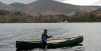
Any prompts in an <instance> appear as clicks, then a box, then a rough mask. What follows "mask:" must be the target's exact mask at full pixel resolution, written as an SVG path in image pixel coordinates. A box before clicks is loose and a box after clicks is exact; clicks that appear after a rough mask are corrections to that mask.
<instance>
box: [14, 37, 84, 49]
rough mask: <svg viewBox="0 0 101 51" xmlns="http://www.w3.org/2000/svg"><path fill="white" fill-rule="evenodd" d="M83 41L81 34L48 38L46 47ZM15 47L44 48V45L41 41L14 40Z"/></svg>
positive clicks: (56, 46) (57, 46) (62, 45)
mask: <svg viewBox="0 0 101 51" xmlns="http://www.w3.org/2000/svg"><path fill="white" fill-rule="evenodd" d="M81 42H83V36H77V37H72V38H66V39H59V40H58V39H57V40H56V39H54V40H48V41H47V43H48V45H47V48H59V47H65V46H70V45H76V44H79V43H81ZM16 48H17V49H31V48H45V45H44V44H43V43H42V42H41V41H16Z"/></svg>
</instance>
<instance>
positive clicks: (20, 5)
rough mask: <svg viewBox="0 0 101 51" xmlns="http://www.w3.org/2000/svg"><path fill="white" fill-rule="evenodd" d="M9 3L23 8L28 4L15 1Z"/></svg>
mask: <svg viewBox="0 0 101 51" xmlns="http://www.w3.org/2000/svg"><path fill="white" fill-rule="evenodd" d="M9 5H11V6H14V7H16V8H22V7H25V6H26V4H23V3H18V2H14V3H11V4H9Z"/></svg>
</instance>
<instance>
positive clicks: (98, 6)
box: [85, 6, 101, 8]
mask: <svg viewBox="0 0 101 51" xmlns="http://www.w3.org/2000/svg"><path fill="white" fill-rule="evenodd" d="M85 7H89V8H101V6H85Z"/></svg>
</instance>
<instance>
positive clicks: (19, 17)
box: [0, 10, 101, 23]
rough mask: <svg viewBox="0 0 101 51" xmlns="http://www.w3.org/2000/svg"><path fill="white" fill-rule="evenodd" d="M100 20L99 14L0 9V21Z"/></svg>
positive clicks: (51, 21)
mask: <svg viewBox="0 0 101 51" xmlns="http://www.w3.org/2000/svg"><path fill="white" fill-rule="evenodd" d="M65 21H68V22H101V14H92V13H87V14H75V15H71V16H67V15H64V14H59V15H41V14H40V15H39V16H33V15H28V14H26V13H21V12H20V11H15V12H9V11H6V10H0V23H55V22H65Z"/></svg>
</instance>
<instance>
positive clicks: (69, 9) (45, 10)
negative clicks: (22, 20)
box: [19, 0, 96, 15]
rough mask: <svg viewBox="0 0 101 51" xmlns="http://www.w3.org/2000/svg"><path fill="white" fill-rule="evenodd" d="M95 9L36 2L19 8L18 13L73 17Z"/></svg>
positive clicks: (46, 1) (42, 0) (48, 1)
mask: <svg viewBox="0 0 101 51" xmlns="http://www.w3.org/2000/svg"><path fill="white" fill-rule="evenodd" d="M95 9H96V8H87V7H82V6H77V5H72V4H66V3H61V2H57V1H53V0H37V1H35V2H32V3H29V4H27V6H26V7H23V8H20V9H19V10H20V11H23V12H25V13H28V14H31V15H40V14H42V15H56V14H65V15H73V14H76V13H79V14H83V13H88V12H91V11H92V10H95Z"/></svg>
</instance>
